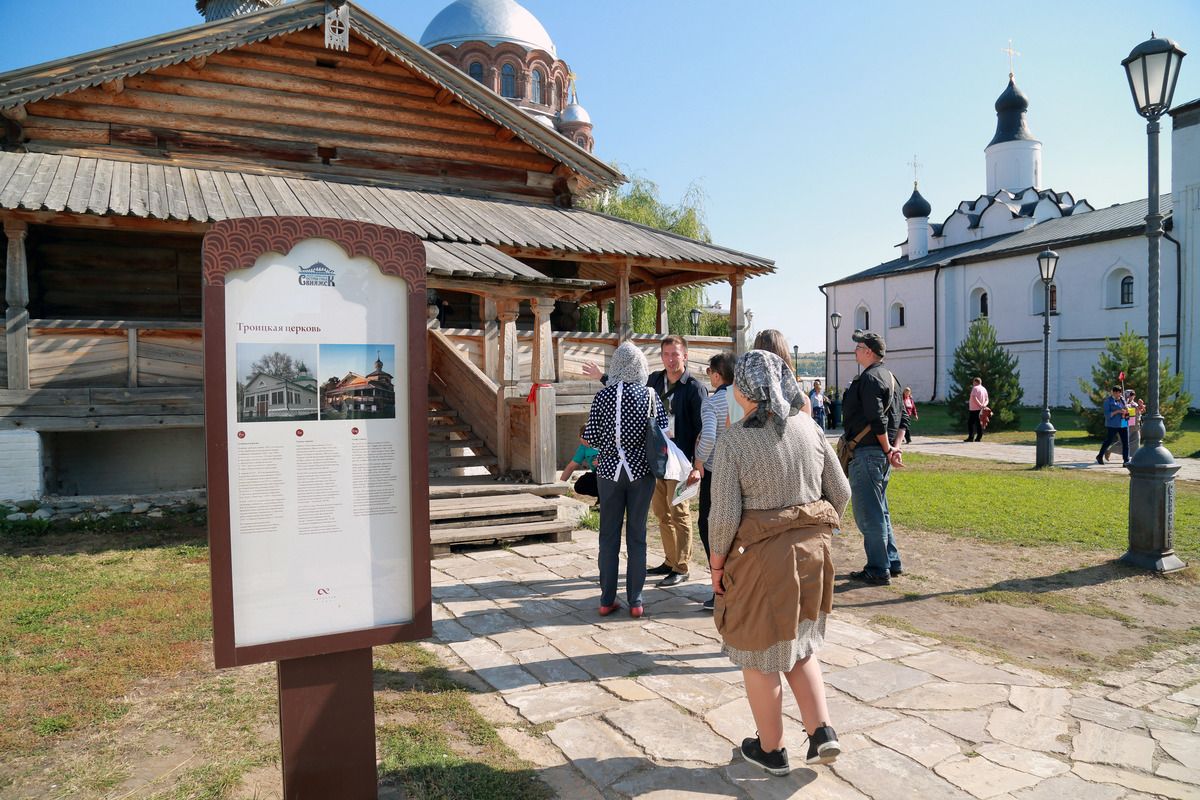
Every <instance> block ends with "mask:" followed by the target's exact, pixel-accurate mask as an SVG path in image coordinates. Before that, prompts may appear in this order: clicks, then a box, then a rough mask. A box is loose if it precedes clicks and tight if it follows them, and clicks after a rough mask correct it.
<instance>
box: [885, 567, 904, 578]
mask: <svg viewBox="0 0 1200 800" xmlns="http://www.w3.org/2000/svg"><path fill="white" fill-rule="evenodd" d="M888 572H889V573H891V575H892V577H893V578H899V577H900V576H901V575H903V574H904V568H903V567H892V568H891V569H889V570H888Z"/></svg>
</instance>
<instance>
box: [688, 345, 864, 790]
mask: <svg viewBox="0 0 1200 800" xmlns="http://www.w3.org/2000/svg"><path fill="white" fill-rule="evenodd" d="M803 397H804V393H803V392H802V391H801V389H800V387H799V386H797V385H796V380H795V378H794V377H793V375H792V372H791V370H790V369H789V368H788V365H787V364H786V363H785V362H784V360H783V359H781V358H779V357H778V356H777V355H775V354H774V353H768V352H766V351H762V350H752V351H750V352H749V353H747V354H746V355H745V356H743V357H742V359H741V360H740V361H739V362H738V365H737V368H736V370H735V373H734V391H733V400H734V402H736V403H737V404H738V405H739V406H741V408H742V410H743V411H744V412H745V417H744V419H742V421H740V422H738V423H737V424H735V425H733V426H732V427H731V428H729V430H727V431H726V432H725V433H724V434H723V435H722V436H721V438H720V439H719V440H718V441H717V453H716V457H715V462H714V464H715V465H714V469H713V486H712V511H711V513H710V514H709V522H708V525H709V544H710V547H711V556H710V559H709V563H710V566H711V568H712V581H713V591H714V592H715V593H716V595H717V601H716V609H715V614H714V619H715V622H716V625H717V630H718V631H719V632H720V633H721V637H722V639H723V640H724V644H723V646H722V648H721V649H722V652H723V653H724V654H725V655H726V656H727V657H728V658H729V659H730V660H731V661H733V662H734V663H735V664H737V665H738V666H740V667H741V668H742V675H743V679H744V682H745V686H746V697H747V699H748V700H749V702H750V709H751V711H752V712H753V714H754V721H755V723H756V724H757V725H758V734H757V736H756V737H754V738H747V739H746V740H745V741H743V742H742V748H741V752H742V756H743V757H744V758H745V759H746V760H747V761H749V762H751V763H753V764H757V765H758V766H760V767H762V768H763V769H765V770H767V771H768V772H770V773H772V774H774V775H786V774H787V773H788V772H789V771H790V769H791V767H790V765H789V763H788V756H787V751H786V750H785V749H784V748H783V692H782V685H781V682H780V679H779V676H780V673H783V677H784V678H785V679H786V680H787V682H788V685H789V686H790V687H791V689H792V693H793V694H794V695H795V697H796V703H797V705H798V706H799V707H800V714H801V717H802V718H803V721H804V729H805V731H806V733H807V734H808V739H809V746H808V755H807V757H806V758H805V763H807V764H828V763H830V762H832V761H833V760H834V759H835V758H837V756H838V755H839V754H840V753H841V746H840V745H839V744H838V740H837V734H836V733H835V732H834V730H833V728H832V727H831V726H830V724H829V709H828V707H827V706H826V703H825V686H824V683H823V682H822V678H821V665H820V663H819V662H818V661H817V657H816V651H817V650H818V649H819V648H820V647H821V644H822V643H823V641H824V636H825V618H826V615H827V614H829V613H830V611H831V610H832V609H833V562H832V559H831V557H830V545H831V540H832V535H833V530H834V528H836V527H840V525H841V515H842V513H843V512H844V511H845V510H846V503H847V502H849V499H850V484H849V482H848V481H847V480H846V476H845V474H844V473H843V472H842V469H841V465H840V464H839V463H838V459H837V455H836V454H835V453H834V451H833V448H832V447H830V446H829V444H828V442H827V441H826V440H825V435H824V432H823V431H821V429H820V428H819V427H818V426H817V424H816V423H815V422H813V420H812V418H811V417H808V416H806V415H803V414H799V413H798V411H799V409H800V406H801V403H802V399H801V398H803Z"/></svg>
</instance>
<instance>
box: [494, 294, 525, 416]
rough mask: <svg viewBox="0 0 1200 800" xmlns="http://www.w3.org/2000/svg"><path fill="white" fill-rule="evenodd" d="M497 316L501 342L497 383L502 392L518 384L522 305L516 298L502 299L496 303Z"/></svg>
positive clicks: (498, 337)
mask: <svg viewBox="0 0 1200 800" xmlns="http://www.w3.org/2000/svg"><path fill="white" fill-rule="evenodd" d="M496 309H497V318H498V319H499V333H498V336H497V339H498V341H499V344H500V348H499V357H498V359H497V360H498V363H499V369H500V378H499V380H498V381H497V383H499V384H500V386H501V389H502V390H504V391H501V394H505V393H506V391H507V390H508V389H510V388H512V387H513V386H516V384H517V378H518V375H519V373H518V368H517V315H518V313H519V310H520V306H519V305H518V304H517V301H516V300H500V301H497V303H496Z"/></svg>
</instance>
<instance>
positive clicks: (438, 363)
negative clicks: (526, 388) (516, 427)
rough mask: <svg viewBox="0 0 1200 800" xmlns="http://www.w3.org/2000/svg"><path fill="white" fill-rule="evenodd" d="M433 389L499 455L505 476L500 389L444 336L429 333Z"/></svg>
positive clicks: (505, 452) (436, 332)
mask: <svg viewBox="0 0 1200 800" xmlns="http://www.w3.org/2000/svg"><path fill="white" fill-rule="evenodd" d="M429 373H430V386H431V387H434V388H436V389H438V390H439V391H441V392H442V394H443V396H445V397H446V399H447V401H448V402H449V403H450V405H451V406H452V407H453V408H454V409H455V410H456V411H458V413H459V415H460V416H461V417H462V419H463V421H465V422H466V423H467V424H468V425H470V426H471V430H472V431H474V433H475V435H476V436H478V437H479V438H480V439H482V440H483V443H484V444H486V445H487V446H488V448H489V449H490V450H491V451H492V452H493V453H495V454H496V458H497V459H499V462H500V470H501V471H502V472H503V471H505V470H507V469H508V468H509V467H508V452H507V448H506V447H505V444H506V442H505V438H506V437H503V436H501V430H502V428H501V425H500V419H499V418H500V417H501V416H502V415H503V411H504V403H503V399H504V398H503V397H502V395H501V392H500V385H499V384H498V383H496V382H495V381H493V380H492V379H491V378H489V377H488V376H487V375H484V374H483V370H481V369H480V368H479V367H477V366H476V365H475V364H473V363H471V361H470V359H468V358H467V357H466V356H464V355H463V354H462V353H460V352H459V351H458V350H457V349H456V348H455V346H454V345H453V344H452V343H451V341H450V340H449V339H448V338H447V337H446V336H445V335H444V334H443V333H442V332H441V331H436V330H431V331H430V332H429Z"/></svg>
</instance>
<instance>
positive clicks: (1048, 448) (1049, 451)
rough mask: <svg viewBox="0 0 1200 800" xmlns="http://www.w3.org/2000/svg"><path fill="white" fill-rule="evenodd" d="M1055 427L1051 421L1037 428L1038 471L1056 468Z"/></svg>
mask: <svg viewBox="0 0 1200 800" xmlns="http://www.w3.org/2000/svg"><path fill="white" fill-rule="evenodd" d="M1056 432H1057V431H1055V430H1054V426H1053V425H1051V424H1050V421H1049V420H1046V421H1044V422H1042V424H1041V425H1038V426H1037V461H1036V466H1037V468H1038V469H1041V468H1042V467H1053V466H1054V434H1055V433H1056Z"/></svg>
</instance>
